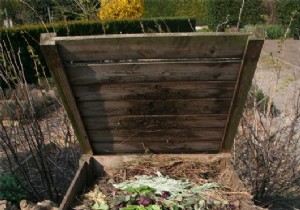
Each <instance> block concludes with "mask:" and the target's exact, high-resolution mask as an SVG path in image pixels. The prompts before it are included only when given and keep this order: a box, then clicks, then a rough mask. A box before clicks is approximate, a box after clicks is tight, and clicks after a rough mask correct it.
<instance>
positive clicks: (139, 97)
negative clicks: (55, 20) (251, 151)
mask: <svg viewBox="0 0 300 210" xmlns="http://www.w3.org/2000/svg"><path fill="white" fill-rule="evenodd" d="M262 45H263V39H260V38H254V37H250V36H249V34H245V33H175V34H173V33H171V34H134V35H132V34H126V35H99V36H82V37H55V35H53V34H43V35H42V37H41V48H42V51H43V53H44V55H45V58H46V61H47V63H48V66H49V68H50V69H51V70H52V72H53V76H54V78H55V79H56V81H57V85H58V89H59V90H60V92H61V96H62V98H63V101H64V105H65V107H66V109H67V112H68V115H69V117H70V119H71V122H72V124H73V127H74V129H75V132H76V134H77V136H78V139H79V141H80V143H81V145H82V148H83V150H84V153H86V154H116V153H144V152H154V153H203V152H204V153H207V152H208V153H217V152H224V151H225V152H228V151H230V149H231V147H232V144H233V139H234V136H235V133H236V130H237V127H238V123H239V119H240V116H241V114H242V110H243V106H244V103H245V101H246V98H247V93H248V91H249V88H250V86H251V81H252V78H253V75H254V72H255V68H256V63H257V61H258V59H259V55H260V51H261V48H262Z"/></svg>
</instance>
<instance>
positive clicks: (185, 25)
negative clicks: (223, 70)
mask: <svg viewBox="0 0 300 210" xmlns="http://www.w3.org/2000/svg"><path fill="white" fill-rule="evenodd" d="M142 26H143V27H142ZM195 26H196V20H195V19H194V18H188V17H181V18H152V19H142V20H123V21H109V22H99V21H89V22H87V21H85V22H82V21H77V22H62V23H56V24H53V25H33V26H24V27H19V28H12V29H0V38H1V40H2V42H3V43H6V45H8V43H11V45H12V48H13V49H14V51H15V52H19V51H20V52H21V54H20V55H21V60H22V63H23V68H24V70H25V75H26V79H27V81H28V82H29V83H35V82H36V81H37V71H36V70H35V68H34V66H35V64H34V61H36V62H39V61H40V62H41V65H39V66H38V68H39V69H38V72H39V73H42V72H43V68H45V73H46V75H47V76H50V72H49V70H48V69H47V67H46V63H45V60H44V57H43V55H42V52H41V50H40V47H39V39H40V35H41V33H46V32H56V33H57V35H58V36H75V35H96V34H120V33H124V34H129V33H152V32H159V33H160V32H192V31H195Z"/></svg>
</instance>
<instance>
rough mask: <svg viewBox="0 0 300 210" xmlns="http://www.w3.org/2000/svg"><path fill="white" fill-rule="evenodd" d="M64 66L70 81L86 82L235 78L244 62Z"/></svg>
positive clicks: (75, 82)
mask: <svg viewBox="0 0 300 210" xmlns="http://www.w3.org/2000/svg"><path fill="white" fill-rule="evenodd" d="M65 66H66V69H67V74H68V75H69V80H70V82H71V84H74V85H86V84H98V83H127V82H160V81H203V80H204V81H205V80H211V81H218V80H227V81H228V80H229V81H235V80H236V79H237V76H238V72H239V69H240V66H241V63H240V62H236V63H227V62H225V63H220V62H219V63H197V62H186V63H123V64H66V65H65Z"/></svg>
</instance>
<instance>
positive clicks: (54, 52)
mask: <svg viewBox="0 0 300 210" xmlns="http://www.w3.org/2000/svg"><path fill="white" fill-rule="evenodd" d="M55 36H56V34H55V33H46V34H42V35H41V40H40V46H41V50H42V52H43V54H44V56H45V58H46V61H47V65H48V66H49V67H50V71H51V74H52V77H53V78H54V80H55V82H56V85H57V88H58V91H59V92H60V96H61V98H62V101H63V103H64V106H65V108H66V111H67V114H68V116H69V119H70V121H71V123H72V126H73V129H74V131H75V134H76V136H77V138H78V141H79V143H80V144H81V148H82V150H83V153H85V154H93V151H92V148H91V146H90V143H89V140H88V135H87V133H86V130H85V127H84V125H83V123H82V120H81V116H80V112H79V110H78V108H77V105H76V101H75V98H74V96H73V93H72V89H71V86H70V84H69V81H68V78H67V75H66V72H65V69H64V64H63V62H62V60H61V58H60V56H59V52H58V48H57V46H56V44H55Z"/></svg>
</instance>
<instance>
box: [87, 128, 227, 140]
mask: <svg viewBox="0 0 300 210" xmlns="http://www.w3.org/2000/svg"><path fill="white" fill-rule="evenodd" d="M223 132H224V128H196V129H192V128H189V129H153V128H148V129H131V130H129V129H122V130H93V131H88V134H89V137H90V140H91V142H106V143H107V142H123V143H125V142H139V141H142V142H162V143H168V142H185V141H199V142H200V141H221V140H222V136H223Z"/></svg>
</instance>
